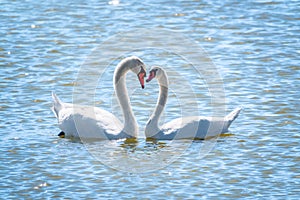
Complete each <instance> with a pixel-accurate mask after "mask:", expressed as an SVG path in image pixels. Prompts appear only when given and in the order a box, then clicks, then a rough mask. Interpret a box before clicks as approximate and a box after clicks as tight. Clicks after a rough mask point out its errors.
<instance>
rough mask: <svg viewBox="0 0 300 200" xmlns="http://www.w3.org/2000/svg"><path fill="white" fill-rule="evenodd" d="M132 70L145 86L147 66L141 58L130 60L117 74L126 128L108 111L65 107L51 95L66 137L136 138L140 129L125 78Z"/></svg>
mask: <svg viewBox="0 0 300 200" xmlns="http://www.w3.org/2000/svg"><path fill="white" fill-rule="evenodd" d="M129 70H131V71H133V72H134V73H136V74H137V75H138V77H139V79H140V78H141V79H142V82H141V80H140V82H141V84H143V78H144V76H142V75H140V74H142V73H144V72H145V65H144V63H143V62H142V61H141V60H140V59H139V58H138V57H135V56H132V57H128V58H125V59H123V60H122V61H121V62H120V63H119V65H118V66H117V67H116V70H115V73H114V86H115V90H116V92H117V94H121V95H119V96H118V95H117V97H118V98H119V101H121V102H120V106H121V109H122V111H123V113H124V112H125V113H126V115H124V116H125V117H124V122H125V124H127V126H126V125H123V123H121V122H120V120H119V119H118V118H117V117H116V116H114V115H113V114H112V113H110V112H108V111H106V110H103V109H101V108H97V107H92V106H83V105H77V104H70V103H64V102H62V101H61V100H60V99H59V98H58V97H57V95H56V94H54V93H52V98H53V107H52V111H53V113H54V115H55V117H56V118H57V120H58V125H59V128H60V129H61V130H62V131H63V132H64V134H65V137H75V138H81V139H122V138H132V137H136V136H137V131H138V126H137V122H136V120H135V117H134V115H133V113H132V110H131V107H130V100H129V97H128V95H127V90H126V84H125V78H124V77H125V74H126V73H127V72H128V71H129ZM139 75H140V76H139ZM142 87H144V85H142ZM125 126H126V127H125ZM125 128H126V129H125Z"/></svg>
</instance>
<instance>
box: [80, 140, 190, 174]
mask: <svg viewBox="0 0 300 200" xmlns="http://www.w3.org/2000/svg"><path fill="white" fill-rule="evenodd" d="M192 143H193V141H191V140H180V141H179V140H177V141H176V140H174V141H159V140H149V139H148V140H146V139H144V138H139V139H125V140H103V141H89V142H87V141H84V142H83V144H84V145H85V147H86V149H87V151H89V153H90V154H91V155H92V156H93V157H94V158H95V159H97V160H98V161H100V162H101V163H102V164H104V165H106V166H107V167H110V168H113V169H116V170H119V171H126V172H130V173H144V172H149V171H155V170H158V169H161V168H163V167H166V166H167V165H169V164H170V163H172V162H174V161H176V159H178V158H179V157H180V156H181V155H182V154H183V153H184V152H185V151H186V150H187V149H188V148H189V147H190V146H191V144H192Z"/></svg>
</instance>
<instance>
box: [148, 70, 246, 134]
mask: <svg viewBox="0 0 300 200" xmlns="http://www.w3.org/2000/svg"><path fill="white" fill-rule="evenodd" d="M152 72H153V73H152ZM150 77H151V78H150ZM154 77H156V78H157V80H158V83H159V85H160V94H159V99H158V101H157V104H156V108H155V110H154V112H153V114H152V116H151V117H150V119H149V121H148V123H147V125H146V128H145V134H146V137H147V138H153V139H160V140H171V139H206V138H210V137H215V136H219V135H220V134H221V133H226V132H228V128H229V126H230V125H231V123H232V122H233V121H234V120H235V119H236V118H237V116H238V114H239V113H240V111H241V108H236V109H235V110H233V111H232V112H231V113H230V114H228V115H227V116H225V117H224V118H222V117H203V116H189V117H183V118H177V119H174V120H172V121H170V122H168V123H166V124H164V125H162V126H161V127H158V121H159V118H160V115H161V113H162V111H163V109H164V107H165V104H166V102H167V96H168V78H167V74H166V72H165V71H164V70H163V69H162V68H160V67H153V68H152V69H151V71H150V74H149V78H148V80H151V79H152V78H154ZM148 80H147V81H148Z"/></svg>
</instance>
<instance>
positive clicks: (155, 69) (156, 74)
mask: <svg viewBox="0 0 300 200" xmlns="http://www.w3.org/2000/svg"><path fill="white" fill-rule="evenodd" d="M164 76H165V71H164V70H163V69H162V68H161V67H159V66H152V67H151V69H150V71H149V76H148V78H147V80H146V82H147V83H148V82H150V81H151V80H152V79H154V78H157V79H158V80H159V79H161V78H163V77H164Z"/></svg>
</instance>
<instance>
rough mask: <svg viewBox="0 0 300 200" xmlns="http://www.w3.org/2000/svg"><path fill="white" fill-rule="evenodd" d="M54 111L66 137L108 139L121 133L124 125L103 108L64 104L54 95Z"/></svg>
mask: <svg viewBox="0 0 300 200" xmlns="http://www.w3.org/2000/svg"><path fill="white" fill-rule="evenodd" d="M52 98H53V106H52V111H53V113H54V115H55V117H56V118H57V120H58V125H59V128H60V129H61V130H62V131H63V132H64V133H65V136H66V137H75V138H79V137H81V138H91V139H92V138H93V139H107V136H108V135H111V137H113V136H114V135H117V134H118V133H120V132H121V131H122V129H123V124H122V123H121V122H120V120H119V119H118V118H117V117H115V116H114V115H113V114H112V113H110V112H108V111H106V110H103V109H101V108H97V107H92V106H83V105H77V104H70V103H64V102H62V101H61V100H60V99H59V98H58V96H57V95H56V94H55V93H52Z"/></svg>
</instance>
